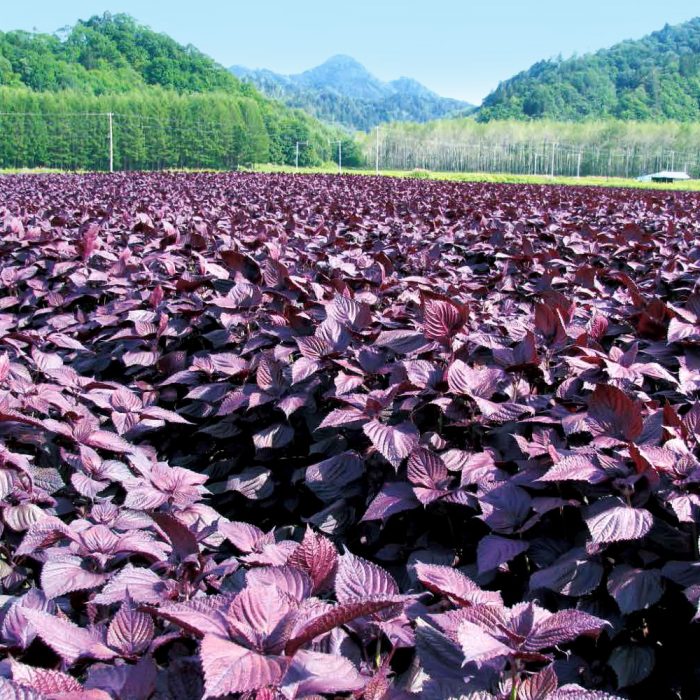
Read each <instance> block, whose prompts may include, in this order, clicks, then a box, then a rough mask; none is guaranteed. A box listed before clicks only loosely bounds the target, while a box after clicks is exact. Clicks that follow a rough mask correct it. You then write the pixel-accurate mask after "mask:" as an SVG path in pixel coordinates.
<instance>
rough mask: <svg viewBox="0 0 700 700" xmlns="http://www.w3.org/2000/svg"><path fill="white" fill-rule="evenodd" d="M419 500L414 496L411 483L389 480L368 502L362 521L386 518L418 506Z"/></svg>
mask: <svg viewBox="0 0 700 700" xmlns="http://www.w3.org/2000/svg"><path fill="white" fill-rule="evenodd" d="M418 506H420V502H419V501H418V499H417V498H416V495H415V493H414V491H413V487H412V486H411V484H407V483H406V482H405V481H396V482H389V483H386V484H384V486H382V488H381V490H380V491H379V493H378V494H377V495H376V496H375V497H374V499H373V500H372V502H371V503H370V504H369V506H368V508H367V510H366V511H365V514H364V515H363V516H362V521H369V520H386V519H387V518H389V517H390V516H392V515H395V514H396V513H401V512H403V511H406V510H413V509H414V508H418Z"/></svg>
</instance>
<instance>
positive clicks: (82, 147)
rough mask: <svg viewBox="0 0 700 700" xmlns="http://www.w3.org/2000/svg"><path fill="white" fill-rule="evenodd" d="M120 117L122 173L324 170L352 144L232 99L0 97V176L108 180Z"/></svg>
mask: <svg viewBox="0 0 700 700" xmlns="http://www.w3.org/2000/svg"><path fill="white" fill-rule="evenodd" d="M108 113H112V114H113V117H112V144H113V152H114V167H115V169H118V170H152V169H161V168H214V169H231V168H236V167H238V166H241V165H249V164H251V163H283V164H289V165H292V164H294V163H295V160H296V144H297V142H300V147H299V164H300V165H303V166H314V165H320V164H321V163H324V162H327V161H331V160H333V159H334V156H335V153H336V149H337V144H336V142H337V140H339V139H342V140H343V158H344V161H345V162H346V163H347V165H358V164H359V149H358V147H357V145H356V144H355V142H353V141H352V140H351V139H350V137H348V136H347V135H344V134H342V133H341V132H339V131H338V130H336V129H332V128H330V127H325V126H323V125H321V124H319V123H318V122H317V121H315V120H313V119H312V118H311V117H309V116H307V115H305V114H303V113H302V112H299V111H295V110H289V109H280V108H278V107H277V106H275V105H274V103H269V102H263V101H259V100H255V99H252V98H250V97H247V96H245V95H236V94H230V93H226V92H218V91H213V92H207V93H190V94H181V93H177V92H175V91H172V90H165V89H162V88H149V89H147V90H142V91H132V92H128V93H116V94H104V95H94V94H88V93H84V92H80V91H72V90H62V91H60V92H35V91H32V90H27V89H23V88H17V89H15V88H0V168H33V167H56V168H62V169H67V170H105V169H107V168H108V166H109V119H108V117H107V115H108Z"/></svg>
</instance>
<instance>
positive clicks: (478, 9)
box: [0, 0, 700, 102]
mask: <svg viewBox="0 0 700 700" xmlns="http://www.w3.org/2000/svg"><path fill="white" fill-rule="evenodd" d="M106 10H108V11H110V12H128V13H129V14H131V15H133V16H134V17H135V18H136V19H138V20H139V21H141V22H143V23H144V24H147V25H149V26H150V27H152V28H153V29H156V30H158V31H162V32H165V33H167V34H170V35H171V36H172V37H174V38H175V39H177V40H178V41H179V42H181V43H192V44H194V45H195V46H197V47H198V48H200V49H201V50H202V51H204V52H205V53H207V54H209V55H210V56H212V57H213V58H215V59H216V60H217V61H219V62H220V63H223V64H224V65H226V66H230V65H232V64H241V65H246V66H250V67H253V68H270V69H272V70H275V71H277V72H281V73H296V72H300V71H302V70H305V69H307V68H310V67H312V66H314V65H317V64H319V63H321V62H322V61H324V60H325V59H326V58H328V57H329V56H331V55H332V54H336V53H346V54H349V55H351V56H354V57H355V58H357V59H358V60H359V61H361V62H362V63H364V64H365V65H366V66H367V68H368V69H369V70H370V71H372V72H373V73H374V74H375V75H377V76H378V77H379V78H382V79H384V80H389V79H392V78H398V77H399V76H404V75H405V76H408V77H411V78H415V79H417V80H419V81H420V82H422V83H424V84H425V85H427V86H428V87H429V88H431V89H433V90H435V91H437V92H439V93H441V94H443V95H447V96H451V97H459V98H462V99H466V100H469V101H471V102H479V101H480V100H481V99H482V98H483V97H484V96H485V95H486V94H488V92H489V91H490V90H492V89H493V88H494V87H496V85H497V84H498V82H499V81H500V80H505V79H506V78H508V77H510V76H511V75H513V74H514V73H517V72H518V71H520V70H524V69H525V68H527V67H528V66H530V65H531V64H532V63H534V62H535V61H538V60H540V59H542V58H551V57H554V56H557V55H558V54H562V55H563V56H564V57H567V56H570V55H572V54H573V53H584V52H587V51H594V50H596V49H599V48H603V47H605V46H609V45H611V44H613V43H615V42H617V41H620V40H622V39H629V38H638V37H641V36H643V35H644V34H647V33H649V32H650V31H653V30H655V29H660V28H661V27H663V25H664V24H666V23H669V24H677V23H679V22H683V21H685V20H688V19H691V18H692V17H694V16H697V15H700V4H699V3H698V2H697V0H671V1H670V2H669V1H665V2H664V1H661V2H652V1H651V0H587V1H586V2H581V1H580V0H578V1H576V2H572V1H571V0H569V1H568V2H567V1H565V0H422V1H421V2H417V1H415V0H353V1H352V2H349V1H347V0H217V1H214V0H194V1H193V0H167V1H163V0H157V1H155V2H154V1H149V0H141V1H140V2H138V1H137V0H116V1H115V0H0V30H9V29H27V30H32V29H33V28H36V29H37V30H39V31H45V32H53V31H55V30H56V29H58V28H59V27H62V26H65V25H67V24H73V23H74V22H75V21H76V20H77V19H84V18H87V17H89V16H90V15H93V14H101V13H102V12H104V11H106Z"/></svg>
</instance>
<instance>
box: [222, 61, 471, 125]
mask: <svg viewBox="0 0 700 700" xmlns="http://www.w3.org/2000/svg"><path fill="white" fill-rule="evenodd" d="M231 72H232V73H234V74H235V75H237V76H238V77H239V78H241V79H243V81H244V82H246V83H250V84H253V85H255V86H256V87H257V88H258V89H259V90H261V91H262V92H263V94H265V95H267V96H268V97H273V98H275V99H279V100H282V101H283V102H284V103H285V104H287V105H288V106H290V107H295V108H299V109H303V110H305V111H306V112H308V113H309V114H312V115H314V116H315V117H317V118H318V119H322V120H323V121H326V122H330V123H333V124H339V125H342V126H345V127H348V128H350V129H359V130H362V131H367V130H368V129H371V128H372V127H374V126H376V125H378V124H383V123H386V122H392V121H413V122H426V121H429V120H431V119H439V118H441V117H445V116H447V115H450V114H456V113H462V114H463V113H467V112H470V111H471V110H473V106H472V105H470V104H469V103H467V102H462V101H460V100H454V99H451V98H449V97H441V96H440V95H438V94H436V93H434V92H433V91H432V90H428V88H426V87H425V86H424V85H421V84H420V83H419V82H417V81H415V80H411V79H410V78H399V79H398V80H391V81H389V82H383V81H381V80H379V79H378V78H376V77H375V76H374V75H372V74H371V73H370V72H369V71H368V70H367V69H366V68H365V67H364V66H363V65H362V64H361V63H359V62H358V61H356V60H355V59H353V58H351V57H350V56H332V57H331V58H329V59H328V60H327V61H326V62H325V63H323V64H321V65H320V66H316V67H315V68H312V69H310V70H307V71H304V72H303V73H299V74H297V75H280V74H279V73H274V72H273V71H270V70H265V69H261V70H251V69H248V68H244V67H243V66H232V67H231Z"/></svg>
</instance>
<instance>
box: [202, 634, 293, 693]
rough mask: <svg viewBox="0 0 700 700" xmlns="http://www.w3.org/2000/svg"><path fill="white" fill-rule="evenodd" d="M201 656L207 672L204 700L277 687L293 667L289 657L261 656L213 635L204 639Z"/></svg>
mask: <svg viewBox="0 0 700 700" xmlns="http://www.w3.org/2000/svg"><path fill="white" fill-rule="evenodd" d="M199 656H200V659H201V662H202V668H203V669H204V696H203V698H202V700H206V698H218V697H221V696H222V695H228V694H229V693H245V692H249V691H252V690H258V689H260V688H264V687H265V686H268V685H278V684H279V683H280V681H281V680H282V677H283V676H284V673H285V671H286V670H287V667H288V666H289V663H290V659H288V658H287V657H283V656H266V655H264V654H259V653H258V652H255V651H251V650H250V649H246V648H245V647H242V646H240V645H238V644H236V643H235V642H231V641H229V640H228V639H223V638H221V637H217V636H215V635H213V634H207V635H205V636H204V639H202V642H201V644H200V649H199Z"/></svg>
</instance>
